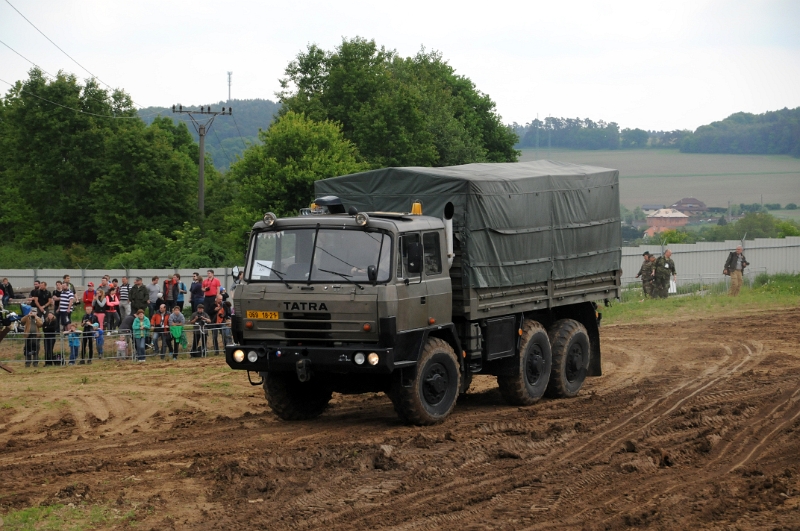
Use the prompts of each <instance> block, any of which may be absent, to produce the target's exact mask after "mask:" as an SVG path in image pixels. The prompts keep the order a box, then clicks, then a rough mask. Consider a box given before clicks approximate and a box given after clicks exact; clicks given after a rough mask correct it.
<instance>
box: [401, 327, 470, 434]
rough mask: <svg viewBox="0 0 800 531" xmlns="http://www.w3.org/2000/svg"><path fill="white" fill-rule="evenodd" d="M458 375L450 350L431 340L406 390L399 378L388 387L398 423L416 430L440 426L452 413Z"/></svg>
mask: <svg viewBox="0 0 800 531" xmlns="http://www.w3.org/2000/svg"><path fill="white" fill-rule="evenodd" d="M460 377H461V371H460V370H459V367H458V358H457V357H456V353H455V352H453V348H452V347H451V346H450V345H448V344H447V343H446V342H445V341H443V340H441V339H439V338H435V337H432V338H430V339H428V342H427V343H426V344H425V349H424V350H423V351H422V355H421V356H420V358H419V361H418V362H417V375H416V377H415V378H414V381H413V382H411V386H410V387H404V386H403V385H402V382H401V381H400V378H399V377H398V378H395V380H394V382H393V384H392V392H391V398H392V403H393V404H394V410H395V411H396V412H397V414H398V416H400V418H401V419H403V420H405V421H406V422H409V423H411V424H416V425H417V426H429V425H431V424H438V423H439V422H442V421H443V420H444V419H445V418H447V416H448V415H449V414H450V412H451V411H453V407H455V405H456V398H458V390H459V384H460Z"/></svg>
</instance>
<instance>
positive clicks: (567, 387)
mask: <svg viewBox="0 0 800 531" xmlns="http://www.w3.org/2000/svg"><path fill="white" fill-rule="evenodd" d="M548 335H549V336H550V347H551V349H552V353H553V367H552V369H551V370H550V383H549V384H548V385H547V391H546V393H545V394H546V395H547V396H549V397H554V398H571V397H573V396H575V395H577V394H578V391H580V390H581V387H582V386H583V381H584V380H585V379H586V370H587V369H588V367H589V355H590V352H591V350H590V348H589V334H588V333H587V332H586V328H584V326H583V325H582V324H580V323H579V322H578V321H575V320H572V319H561V320H560V321H556V322H555V323H554V324H553V326H552V327H551V328H550V330H549V334H548Z"/></svg>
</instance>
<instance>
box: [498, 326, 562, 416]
mask: <svg viewBox="0 0 800 531" xmlns="http://www.w3.org/2000/svg"><path fill="white" fill-rule="evenodd" d="M518 359H519V371H518V374H515V375H513V376H498V377H497V385H498V387H500V394H501V395H502V397H503V400H505V401H506V402H507V403H509V404H511V405H512V406H530V405H532V404H535V403H536V402H538V401H539V399H541V398H542V396H544V392H545V390H546V389H547V386H548V383H549V381H550V367H551V365H552V355H551V352H550V339H549V338H548V337H547V332H546V331H545V329H544V327H543V326H542V325H540V324H539V323H537V322H536V321H532V320H530V319H527V320H526V321H525V323H524V324H523V325H522V343H521V345H520V348H519V356H518Z"/></svg>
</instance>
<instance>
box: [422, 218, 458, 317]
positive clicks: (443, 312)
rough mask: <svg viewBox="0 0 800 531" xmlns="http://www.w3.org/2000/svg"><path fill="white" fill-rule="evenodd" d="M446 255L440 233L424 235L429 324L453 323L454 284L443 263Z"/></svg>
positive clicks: (424, 265) (424, 268) (424, 269)
mask: <svg viewBox="0 0 800 531" xmlns="http://www.w3.org/2000/svg"><path fill="white" fill-rule="evenodd" d="M445 255H446V250H445V248H444V238H443V237H442V236H440V233H439V231H428V232H423V233H422V269H423V273H424V278H425V285H426V286H427V292H428V295H427V298H428V300H427V303H426V306H427V307H428V319H429V321H428V324H431V322H430V319H433V324H438V325H443V324H448V323H450V322H451V321H452V313H453V296H452V294H451V292H452V289H453V288H452V283H451V281H450V274H449V271H448V269H447V266H445V264H444V263H443V261H442V256H445Z"/></svg>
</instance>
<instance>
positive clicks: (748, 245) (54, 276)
mask: <svg viewBox="0 0 800 531" xmlns="http://www.w3.org/2000/svg"><path fill="white" fill-rule="evenodd" d="M739 244H740V242H739V241H726V242H705V243H693V244H672V245H669V246H668V247H669V249H670V250H671V251H672V259H673V260H674V261H675V268H676V269H677V270H678V281H679V283H680V282H681V281H682V279H684V278H685V279H696V278H698V277H701V276H702V277H719V278H720V280H721V279H722V276H723V275H722V268H723V265H724V264H725V260H726V259H727V257H728V253H729V252H731V251H733V250H734V249H736V246H737V245H739ZM744 247H745V249H744V253H745V255H746V256H747V260H748V261H749V262H750V264H751V267H752V268H753V270H755V269H758V270H763V271H764V272H766V273H767V274H770V275H771V274H774V273H797V272H800V237H796V236H795V237H789V238H784V239H774V238H758V239H755V240H747V241H745V242H744ZM644 251H650V252H651V253H654V254H661V247H660V246H658V245H642V246H639V247H623V248H622V282H623V284H626V283H631V282H635V281H636V279H635V276H636V273H638V272H639V267H640V266H641V264H642V253H643V252H644ZM208 269H209V268H202V269H128V270H125V269H6V270H0V279H1V278H3V277H8V279H9V281H10V282H11V284H12V286H14V288H20V289H22V288H28V289H30V287H31V286H33V281H34V279H38V280H44V281H46V282H47V286H48V289H51V290H52V289H53V288H54V287H55V283H56V280H61V278H62V277H63V276H64V275H65V274H68V275H70V276H71V280H72V283H73V284H74V285H75V286H76V288H77V289H79V290H82V289H83V288H85V286H86V284H87V283H88V282H89V281H92V282H94V283H95V286H97V284H98V282H99V281H100V278H101V277H102V276H103V275H105V274H108V275H111V278H117V279H119V278H122V277H123V276H127V277H128V278H129V279H130V282H131V284H133V279H134V278H135V277H137V276H139V277H142V278H143V279H144V283H145V284H149V283H150V279H151V278H152V277H153V276H158V277H160V278H161V280H163V279H164V278H166V277H167V276H170V275H172V274H173V273H179V274H180V275H181V280H182V281H183V282H184V283H186V284H187V285H188V284H189V283H191V281H192V273H193V272H198V273H200V276H201V277H203V278H205V276H206V271H207V270H208ZM210 269H213V271H214V274H215V275H216V276H217V277H218V278H219V279H220V282H221V283H222V285H223V286H225V287H229V286H232V285H233V279H232V278H231V269H230V268H221V267H216V268H210ZM25 295H27V293H25Z"/></svg>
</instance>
